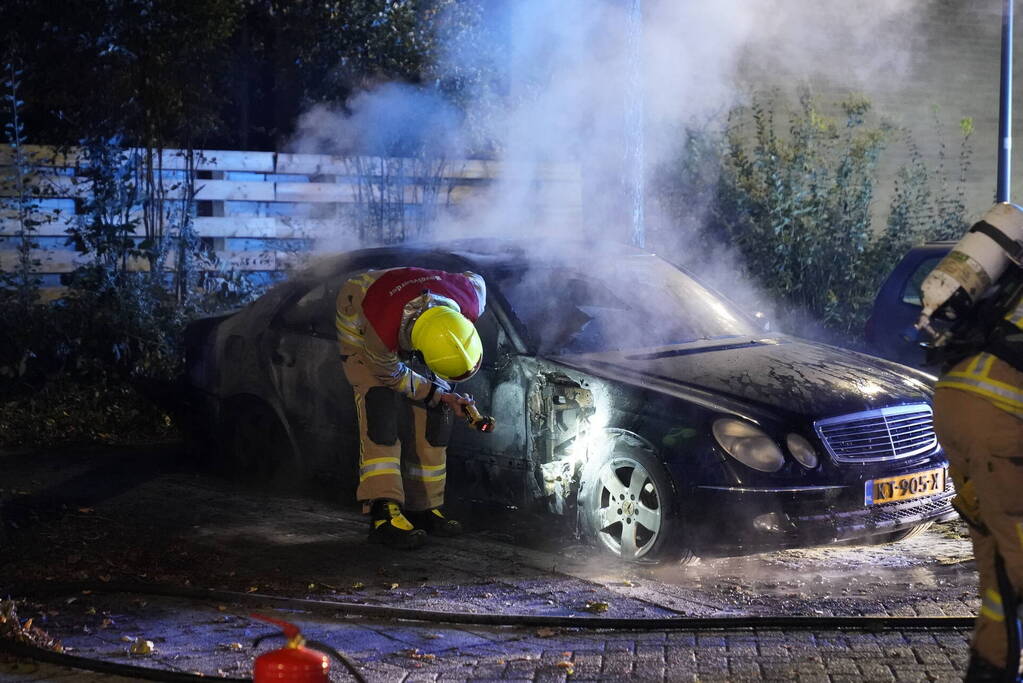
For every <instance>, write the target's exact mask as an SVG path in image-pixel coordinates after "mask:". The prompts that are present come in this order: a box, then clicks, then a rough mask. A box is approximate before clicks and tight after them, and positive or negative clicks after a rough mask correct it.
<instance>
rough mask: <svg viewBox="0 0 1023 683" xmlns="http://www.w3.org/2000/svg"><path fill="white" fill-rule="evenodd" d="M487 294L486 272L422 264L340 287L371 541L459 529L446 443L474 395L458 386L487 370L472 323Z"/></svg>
mask: <svg viewBox="0 0 1023 683" xmlns="http://www.w3.org/2000/svg"><path fill="white" fill-rule="evenodd" d="M485 301H486V286H485V284H484V281H483V278H482V277H480V276H479V275H477V274H475V273H468V272H467V273H449V272H445V271H441V270H426V269H423V268H392V269H389V270H371V271H367V272H364V273H360V274H358V275H356V276H354V277H352V278H351V279H349V280H348V282H346V283H345V284H344V286H342V287H341V291H340V292H339V293H338V297H337V318H336V325H337V335H338V343H339V345H340V350H341V358H342V362H343V365H344V372H345V377H347V378H348V381H349V383H351V385H352V388H353V389H354V391H355V406H356V412H357V415H358V422H359V488H358V491H357V493H356V497H357V498H358V500H359V501H360V502H362V503H363V510H364V512H365V511H368V512H369V515H370V533H369V539H370V541H372V542H375V543H383V544H386V545H389V546H393V547H400V548H415V547H418V546H420V545H421V544H422V543H423V541H424V540H425V536H426V534H433V535H437V536H455V535H458V534H459V533H461V525H460V524H459V523H458V522H457V521H455V520H452V519H448V518H446V517H445V516H444V513H443V511H442V506H443V504H444V483H445V467H446V450H447V444H448V437H449V436H450V433H451V428H452V421H453V415H458V416H464V410H465V409H466V407H467V406H471V405H472V400H471V399H470V398H469V397H468V396H463V395H461V394H458V393H455V392H453V391H452V390H451V385H452V384H453V383H454V382H460V381H464V380H467V379H469V378H470V377H472V375H474V374H475V373H476V371H477V370H478V369H479V366H480V362H481V361H482V358H483V347H482V344H481V342H480V338H479V334H478V333H477V331H476V327H475V325H474V323H475V322H476V320H477V318H479V316H480V315H481V314H482V313H483V307H484V305H485ZM413 366H414V367H413ZM417 370H418V371H417ZM403 424H407V425H408V428H409V429H408V430H407V431H405V432H404V435H405V436H406V439H407V440H408V441H409V442H410V443H406V444H405V450H406V458H405V461H404V462H402V445H401V443H400V439H399V425H403ZM409 431H410V432H411V433H409Z"/></svg>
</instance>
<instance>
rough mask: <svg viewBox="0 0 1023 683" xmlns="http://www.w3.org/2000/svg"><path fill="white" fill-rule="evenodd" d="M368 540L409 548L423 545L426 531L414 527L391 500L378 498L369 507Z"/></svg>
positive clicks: (398, 506)
mask: <svg viewBox="0 0 1023 683" xmlns="http://www.w3.org/2000/svg"><path fill="white" fill-rule="evenodd" d="M369 518H370V528H369V542H370V543H382V544H383V545H386V546H390V547H391V548H402V549H405V550H411V549H413V548H418V547H419V546H421V545H423V543H424V542H425V541H426V532H424V531H422V530H420V529H416V528H415V527H413V526H412V523H411V522H409V521H408V519H406V517H405V515H404V514H402V512H401V506H400V505H398V504H397V503H395V502H394V501H393V500H387V499H385V498H378V499H377V500H374V501H373V504H372V505H370V508H369Z"/></svg>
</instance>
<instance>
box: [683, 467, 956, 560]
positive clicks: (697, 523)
mask: <svg viewBox="0 0 1023 683" xmlns="http://www.w3.org/2000/svg"><path fill="white" fill-rule="evenodd" d="M954 495H955V489H954V488H953V486H952V480H951V477H946V478H945V488H944V490H943V491H942V492H940V493H937V494H933V495H930V496H927V497H923V498H914V499H910V500H903V501H897V502H890V503H881V504H876V505H865V504H864V495H863V484H862V483H861V484H859V485H849V486H806V487H792V488H770V489H769V488H762V489H757V488H745V487H711V486H704V487H699V486H698V487H696V488H695V489H694V491H693V497H692V499H691V501H692V506H691V507H690V508H689V510H690V511H689V512H688V513H686V517H687V520H686V521H687V525H686V526H687V528H688V534H689V541H690V543H691V544H692V545H693V546H694V548H714V547H728V548H733V549H734V548H748V549H761V548H764V549H766V548H779V547H797V546H809V545H822V544H826V543H835V542H840V541H848V540H853V539H857V538H866V537H868V536H877V535H880V534H888V533H892V532H897V531H901V530H904V529H909V528H912V527H914V526H917V525H919V524H924V523H926V522H935V521H945V520H948V519H951V518H953V517H955V516H956V512H955V510H953V509H952V497H953V496H954Z"/></svg>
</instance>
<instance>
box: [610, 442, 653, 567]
mask: <svg viewBox="0 0 1023 683" xmlns="http://www.w3.org/2000/svg"><path fill="white" fill-rule="evenodd" d="M597 489H598V490H597V506H596V509H595V511H594V516H595V521H596V527H597V537H598V538H599V539H600V542H601V543H602V544H603V545H604V546H605V547H606V548H607V549H608V550H610V551H611V552H612V553H614V554H615V555H618V556H619V557H621V558H622V559H626V560H635V559H640V558H642V557H644V556H646V555H647V554H648V553H649V552H650V551H651V549H652V548H653V547H654V544H655V542H656V541H657V538H658V537H659V536H660V532H661V526H662V524H663V522H664V506H663V502H662V498H661V493H660V491H658V490H657V485H656V484H655V483H654V480H653V479H652V478H651V476H650V473H649V472H648V471H647V469H646V468H645V467H643V465H642V464H641V463H639V462H638V461H636V460H634V459H633V458H630V457H627V456H616V457H614V458H612V459H611V460H609V461H608V462H606V463H605V464H604V465H603V466H601V468H600V471H599V472H598V473H597Z"/></svg>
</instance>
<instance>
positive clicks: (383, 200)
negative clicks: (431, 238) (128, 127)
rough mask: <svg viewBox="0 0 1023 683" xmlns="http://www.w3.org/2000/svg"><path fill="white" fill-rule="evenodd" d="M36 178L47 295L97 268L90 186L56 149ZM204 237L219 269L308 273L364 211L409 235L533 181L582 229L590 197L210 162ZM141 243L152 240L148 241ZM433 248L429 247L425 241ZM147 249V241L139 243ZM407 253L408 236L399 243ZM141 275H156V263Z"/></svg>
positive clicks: (42, 157) (10, 223)
mask: <svg viewBox="0 0 1023 683" xmlns="http://www.w3.org/2000/svg"><path fill="white" fill-rule="evenodd" d="M23 149H24V152H25V155H26V157H27V159H28V160H29V161H30V165H31V173H30V175H29V176H28V177H27V181H28V184H29V186H30V187H33V188H36V190H37V192H36V193H35V194H34V195H33V197H32V203H33V204H34V205H35V206H36V213H35V215H34V216H33V218H35V219H36V220H40V221H41V222H40V224H39V225H38V228H37V229H36V230H35V231H34V232H33V233H32V238H33V241H34V242H36V243H37V245H38V248H37V249H35V250H33V252H32V254H31V256H32V258H33V259H34V260H38V262H39V264H40V265H39V266H38V268H37V271H38V272H39V273H40V274H41V275H42V276H43V277H44V287H47V286H50V287H52V286H56V280H57V279H58V277H57V276H59V274H61V273H67V272H70V271H72V270H73V269H74V268H75V267H76V266H77V265H79V264H80V263H82V262H83V261H86V260H88V259H89V258H90V256H89V255H88V254H81V253H78V252H76V251H75V250H74V249H73V248H72V247H71V246H69V245H68V244H67V236H68V234H67V230H68V229H69V228H70V227H71V226H73V225H75V222H76V221H79V220H81V216H80V215H79V214H78V211H79V210H80V207H81V204H82V201H81V200H83V199H84V198H87V197H88V195H89V193H90V185H89V183H88V182H87V181H85V180H83V178H82V177H81V176H80V175H79V173H80V172H81V171H80V169H81V166H82V158H81V153H80V152H79V151H75V150H72V151H71V152H68V153H64V154H58V153H56V152H55V151H54V150H52V149H50V148H45V147H25V148H23ZM158 161H159V163H158V164H154V166H157V167H158V168H160V169H161V174H162V177H161V181H162V183H163V186H162V189H163V190H164V192H165V195H166V197H167V198H168V199H180V198H181V197H182V196H183V192H184V189H183V183H182V177H183V173H184V171H185V158H184V155H183V154H182V153H181V152H179V151H176V150H165V151H164V152H163V156H162V158H160V159H159V160H158ZM196 162H197V163H196V165H195V170H196V171H197V173H196V178H197V179H196V181H195V188H196V194H195V204H194V211H195V214H196V218H195V222H194V227H195V230H196V231H197V233H198V235H199V237H200V238H202V239H203V240H204V244H205V245H206V246H207V247H208V248H209V249H210V251H211V253H213V254H215V255H216V257H217V259H218V260H219V263H220V265H219V266H218V268H220V269H227V270H241V271H261V272H274V271H280V270H283V269H286V268H288V267H291V266H294V265H296V262H300V261H301V260H302V255H303V254H305V253H308V252H309V251H311V250H312V249H314V248H316V247H317V246H318V245H319V246H323V245H332V244H342V243H346V244H355V243H357V242H358V237H359V236H358V235H357V234H355V233H356V232H357V231H359V230H363V229H364V226H362V227H360V226H359V225H358V224H357V223H358V221H353V220H352V219H351V217H352V216H353V215H354V214H355V212H354V211H353V209H355V208H359V207H361V208H362V209H363V210H364V211H368V210H376V209H380V210H381V211H382V210H383V209H384V208H385V207H386V208H387V209H388V210H389V211H392V212H393V211H394V210H395V209H397V211H398V213H399V218H397V219H393V215H392V219H393V220H394V221H396V222H395V223H394V224H395V225H398V224H399V223H400V222H401V221H404V220H405V216H406V215H409V216H414V215H416V212H417V211H420V212H421V211H422V210H423V209H424V207H426V205H427V204H429V205H430V208H431V209H434V210H436V209H437V208H441V209H442V210H444V211H452V212H454V213H457V212H458V210H459V207H464V206H466V205H467V203H468V202H469V201H470V200H478V201H487V192H488V190H490V189H493V188H495V180H496V179H498V178H504V177H523V178H525V177H528V182H529V183H530V184H529V188H530V189H529V194H530V202H531V203H532V204H533V205H534V206H535V207H537V208H539V209H540V210H541V211H543V212H546V214H547V215H548V217H549V216H550V215H554V216H556V219H557V220H558V221H559V222H560V223H562V224H564V225H567V226H569V227H572V226H578V225H579V224H581V206H582V198H581V194H582V189H581V179H580V174H579V169H578V166H577V165H574V164H548V165H544V166H542V167H539V168H535V169H534V168H531V169H527V168H526V167H524V166H516V165H514V164H504V163H501V162H496V161H485V160H455V161H452V160H448V161H445V162H443V163H438V162H430V165H429V167H426V166H424V164H425V163H427V162H424V161H422V160H416V159H398V158H380V157H337V156H325V155H313V154H287V153H274V152H244V151H221V150H205V151H203V152H201V153H200V154H199V155H198V156H197V158H196ZM13 164H14V154H13V152H12V150H11V149H10V148H9V147H5V148H0V270H2V271H11V270H13V269H14V268H15V267H16V264H17V262H18V252H17V249H18V245H19V244H20V240H19V237H18V235H19V230H20V224H19V221H18V209H17V205H16V197H17V195H18V192H17V187H16V184H15V182H14V178H15V177H16V175H15V174H14V173H13V171H14V167H13ZM139 232H141V228H140V229H139ZM421 236H422V235H421ZM138 237H139V239H141V237H142V235H139V236H138ZM388 237H389V239H390V241H398V240H399V239H400V238H401V237H403V235H389V236H388ZM133 267H135V268H138V269H145V268H147V267H148V266H147V265H146V263H145V262H143V261H139V262H136V263H135V264H134V265H133Z"/></svg>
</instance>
